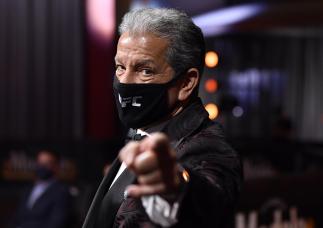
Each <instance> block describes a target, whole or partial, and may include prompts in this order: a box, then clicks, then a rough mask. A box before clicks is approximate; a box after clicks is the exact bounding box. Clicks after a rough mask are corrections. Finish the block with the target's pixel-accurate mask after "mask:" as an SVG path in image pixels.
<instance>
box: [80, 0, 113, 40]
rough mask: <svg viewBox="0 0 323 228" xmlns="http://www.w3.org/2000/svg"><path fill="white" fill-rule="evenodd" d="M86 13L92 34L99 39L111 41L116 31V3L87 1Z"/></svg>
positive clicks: (101, 0)
mask: <svg viewBox="0 0 323 228" xmlns="http://www.w3.org/2000/svg"><path fill="white" fill-rule="evenodd" d="M86 13H87V22H88V26H89V29H90V30H91V32H92V33H94V35H96V36H97V38H100V39H102V40H104V41H111V40H112V39H113V38H114V31H115V1H114V0H87V1H86Z"/></svg>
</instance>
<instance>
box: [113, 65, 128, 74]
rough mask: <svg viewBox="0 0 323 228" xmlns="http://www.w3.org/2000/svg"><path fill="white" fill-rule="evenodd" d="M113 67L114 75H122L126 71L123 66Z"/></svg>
mask: <svg viewBox="0 0 323 228" xmlns="http://www.w3.org/2000/svg"><path fill="white" fill-rule="evenodd" d="M115 67H116V74H118V75H119V74H122V73H123V72H124V71H125V69H126V68H125V67H124V66H122V65H119V64H117V65H116V66H115Z"/></svg>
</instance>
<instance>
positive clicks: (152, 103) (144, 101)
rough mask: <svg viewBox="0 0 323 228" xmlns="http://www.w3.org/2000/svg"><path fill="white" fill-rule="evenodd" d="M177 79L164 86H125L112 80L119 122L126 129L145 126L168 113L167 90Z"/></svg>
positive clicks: (144, 84) (145, 84) (146, 84)
mask: <svg viewBox="0 0 323 228" xmlns="http://www.w3.org/2000/svg"><path fill="white" fill-rule="evenodd" d="M177 79H178V77H175V78H173V79H172V80H171V81H169V82H167V83H164V84H148V83H142V84H127V83H120V82H119V80H118V79H117V78H115V79H114V82H113V89H114V95H115V99H116V104H117V109H118V114H119V118H120V120H121V121H122V122H123V124H125V125H126V126H127V127H130V128H140V127H144V126H147V125H149V124H151V123H153V122H155V121H158V120H159V119H161V118H163V117H165V116H166V115H168V114H169V113H170V111H171V110H170V108H169V104H168V88H169V87H170V86H171V85H172V84H173V83H174V82H175V81H177Z"/></svg>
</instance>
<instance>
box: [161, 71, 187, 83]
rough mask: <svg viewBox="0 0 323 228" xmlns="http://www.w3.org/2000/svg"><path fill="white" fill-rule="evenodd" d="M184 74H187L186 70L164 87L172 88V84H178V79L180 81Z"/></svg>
mask: <svg viewBox="0 0 323 228" xmlns="http://www.w3.org/2000/svg"><path fill="white" fill-rule="evenodd" d="M186 72H187V70H183V71H182V72H180V73H177V74H175V76H174V77H173V78H172V79H171V80H170V81H169V82H167V83H166V85H167V86H172V85H173V84H175V83H176V82H178V81H179V80H180V79H182V77H183V76H184V75H185V73H186Z"/></svg>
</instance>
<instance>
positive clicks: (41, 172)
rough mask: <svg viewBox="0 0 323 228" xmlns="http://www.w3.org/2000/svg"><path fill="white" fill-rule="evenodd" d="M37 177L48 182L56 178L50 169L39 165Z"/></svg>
mask: <svg viewBox="0 0 323 228" xmlns="http://www.w3.org/2000/svg"><path fill="white" fill-rule="evenodd" d="M36 176H37V177H38V178H39V179H40V180H48V179H50V178H52V177H53V176H54V173H53V171H52V170H50V169H48V168H47V167H45V166H42V165H39V166H38V167H37V168H36Z"/></svg>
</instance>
